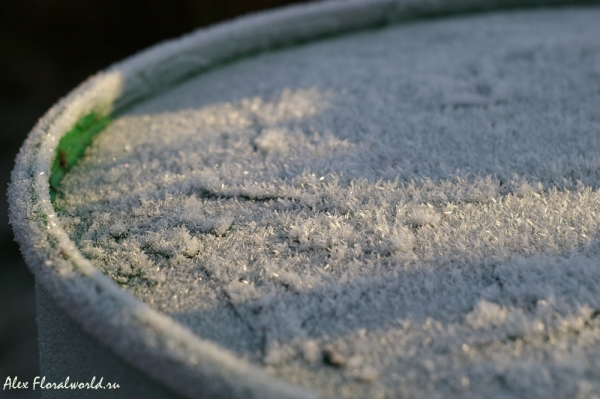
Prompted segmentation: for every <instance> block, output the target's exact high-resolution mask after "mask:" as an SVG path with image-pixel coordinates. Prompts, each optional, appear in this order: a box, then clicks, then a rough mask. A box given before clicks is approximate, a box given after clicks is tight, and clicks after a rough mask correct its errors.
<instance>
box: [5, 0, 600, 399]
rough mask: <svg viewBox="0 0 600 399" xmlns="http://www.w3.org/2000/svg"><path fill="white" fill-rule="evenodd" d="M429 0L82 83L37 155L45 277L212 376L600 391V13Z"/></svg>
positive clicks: (156, 364) (321, 20)
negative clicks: (489, 9) (492, 7)
mask: <svg viewBox="0 0 600 399" xmlns="http://www.w3.org/2000/svg"><path fill="white" fill-rule="evenodd" d="M413 3H414V4H413ZM413 3H411V4H408V5H407V4H405V3H404V2H345V3H344V2H326V3H322V4H316V5H311V6H302V7H294V8H289V9H284V10H282V11H279V12H276V13H267V14H264V15H259V16H257V17H251V18H247V19H242V20H240V21H236V22H233V23H230V24H225V25H223V26H219V27H216V28H212V29H209V30H205V31H200V32H198V33H196V34H195V35H192V36H189V37H186V38H183V39H180V40H178V41H175V42H172V43H168V44H165V45H162V46H159V47H157V48H155V49H153V50H150V51H149V52H146V53H142V54H140V55H138V56H136V57H134V58H132V59H129V60H126V61H125V62H123V63H121V64H118V65H116V66H114V67H112V68H111V69H109V70H108V71H107V72H105V73H103V74H101V75H99V76H98V77H96V78H94V79H93V80H91V81H90V82H88V83H86V84H84V85H83V86H81V87H80V88H79V89H78V90H76V91H75V92H74V93H73V94H72V95H71V96H70V97H68V98H67V99H66V100H64V101H63V102H62V103H60V104H59V105H58V106H57V107H56V108H55V109H54V110H51V111H50V113H49V114H48V115H47V116H46V119H44V120H42V121H41V123H40V125H39V126H38V127H37V128H36V129H37V130H34V132H33V133H32V135H31V136H30V138H29V139H28V140H29V141H28V142H27V144H26V146H25V147H24V148H25V149H24V150H23V151H22V154H21V155H20V159H19V161H18V165H17V169H16V170H15V172H14V174H13V184H12V188H11V193H12V194H11V195H12V197H11V198H12V200H11V201H12V205H11V206H12V208H11V209H12V212H13V214H12V223H13V225H14V226H15V229H16V230H17V231H18V233H17V234H18V235H19V239H20V241H21V244H22V247H24V249H25V251H27V253H26V256H27V257H28V263H29V264H30V266H31V267H32V269H33V270H34V272H35V273H36V277H38V279H39V280H40V281H41V282H42V283H43V284H44V286H45V287H46V288H47V289H48V290H49V291H50V293H51V294H53V296H55V297H56V299H57V301H58V303H59V304H60V305H62V306H64V307H69V308H70V309H67V310H68V311H69V312H70V314H71V315H72V316H73V317H74V318H75V319H76V320H78V321H80V322H81V323H82V324H83V326H84V328H86V329H88V330H89V331H90V332H92V334H96V335H97V336H98V339H99V340H101V341H116V343H115V342H108V345H109V346H111V347H113V349H115V350H117V351H118V352H119V353H121V354H123V356H124V357H126V358H127V359H128V360H130V361H132V362H133V363H134V364H137V365H138V367H140V368H142V369H144V370H146V371H148V372H149V373H150V374H151V375H153V377H154V378H155V379H157V380H159V381H164V382H165V383H166V384H167V385H170V386H171V387H172V388H173V389H176V390H177V391H179V392H180V393H182V394H185V395H189V396H194V395H197V394H207V393H208V394H213V395H223V394H226V395H230V396H229V397H311V396H312V395H318V396H319V397H347V398H364V397H370V398H388V397H400V396H402V397H404V396H406V397H438V396H439V397H446V398H450V397H490V398H492V397H498V398H500V397H510V396H514V395H517V396H522V397H550V396H552V397H574V396H576V395H578V394H583V393H584V391H585V390H586V389H587V390H588V391H590V392H597V391H598V390H600V386H598V385H597V381H598V377H600V376H599V375H598V369H597V367H595V366H594V365H595V360H594V359H598V358H599V357H600V353H599V349H598V348H599V346H598V339H599V337H600V336H599V335H598V328H600V319H598V318H597V315H598V312H599V311H600V292H599V290H600V267H599V266H600V265H599V264H598V253H599V251H600V244H599V243H600V241H599V238H598V237H599V236H598V233H599V231H600V216H599V215H600V192H599V191H598V188H599V186H600V44H599V42H598V37H600V24H598V23H597V21H598V20H600V9H599V8H598V7H591V6H588V7H572V8H541V9H538V8H536V9H519V10H497V11H495V12H493V13H468V14H465V15H456V16H445V17H444V18H416V17H415V16H422V15H425V16H429V15H433V16H436V15H443V14H446V13H449V12H454V11H467V10H470V9H471V8H485V7H484V5H483V4H479V3H478V2H474V4H471V5H470V7H467V6H465V5H463V7H462V8H461V7H460V6H458V5H455V6H453V7H454V8H455V9H456V10H454V9H453V8H452V7H451V6H450V5H449V4H448V5H447V4H445V3H447V2H439V3H435V4H429V3H428V4H429V5H425V3H419V2H413ZM507 3H508V2H507ZM409 17H410V18H409ZM392 22H394V23H392ZM311 27H312V28H313V29H314V30H313V31H311V32H309V30H310V28H311ZM367 28H368V29H367ZM317 38H318V39H320V40H309V39H317ZM267 49H268V50H269V51H263V50H267ZM242 56H243V57H242ZM200 72H202V73H200ZM26 214H27V215H28V216H25V215H26ZM90 314H91V315H92V316H90ZM83 315H85V317H84V316H83ZM86 318H87V319H86ZM84 319H86V320H88V321H85V320H84ZM89 320H92V321H89ZM115 337H119V339H115ZM157 342H158V344H157ZM132 343H133V344H132ZM164 359H168V362H167V361H165V360H164ZM161 362H163V363H161ZM167 363H168V364H172V363H174V364H175V366H173V368H172V369H169V368H168V367H166V366H165V364H167ZM146 364H149V365H150V366H148V365H146ZM149 369H152V370H149ZM178 375H179V376H183V377H182V380H181V381H183V383H182V382H181V381H179V382H177V383H175V381H177V380H176V377H177V376H178ZM211 384H212V385H211ZM207 386H209V388H207ZM588 391H585V392H588ZM252 395H254V396H252Z"/></svg>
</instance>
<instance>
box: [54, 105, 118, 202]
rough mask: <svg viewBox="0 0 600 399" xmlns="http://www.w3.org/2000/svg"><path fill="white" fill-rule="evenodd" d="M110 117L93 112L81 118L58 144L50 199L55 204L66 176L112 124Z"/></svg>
mask: <svg viewBox="0 0 600 399" xmlns="http://www.w3.org/2000/svg"><path fill="white" fill-rule="evenodd" d="M110 119H111V118H110V116H104V117H102V116H100V115H98V114H96V113H94V112H91V113H89V114H87V115H86V116H84V117H83V118H81V119H80V120H79V121H78V122H77V123H76V124H75V126H74V127H73V129H71V130H69V131H68V132H67V133H66V134H65V135H64V136H63V137H62V138H61V139H60V142H59V143H58V148H57V149H56V157H55V158H54V163H53V164H52V170H51V174H50V199H51V201H52V203H54V201H55V199H56V194H57V192H58V186H59V185H60V182H61V180H62V179H63V177H64V176H65V174H66V173H67V172H68V171H69V170H70V169H71V168H72V167H73V166H74V165H75V164H76V163H77V161H79V159H81V158H82V157H83V155H84V153H85V149H86V148H87V146H89V145H90V143H91V142H92V139H93V138H94V137H95V136H96V135H97V134H98V133H100V132H101V131H102V129H104V128H105V127H106V125H108V123H109V122H110Z"/></svg>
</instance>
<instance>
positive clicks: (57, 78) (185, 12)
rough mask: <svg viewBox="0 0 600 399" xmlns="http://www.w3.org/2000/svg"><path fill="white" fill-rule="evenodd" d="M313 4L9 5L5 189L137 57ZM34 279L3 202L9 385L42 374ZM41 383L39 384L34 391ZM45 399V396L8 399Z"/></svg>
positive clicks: (1, 317)
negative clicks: (100, 85)
mask: <svg viewBox="0 0 600 399" xmlns="http://www.w3.org/2000/svg"><path fill="white" fill-rule="evenodd" d="M306 1H307V0H197V1H192V0H146V1H140V0H135V1H127V0H83V1H78V0H37V1H36V0H0V138H1V144H0V185H1V186H2V190H3V192H4V193H6V188H7V186H8V183H9V181H10V171H11V170H12V168H13V164H14V160H15V156H16V154H17V152H18V150H19V147H20V146H21V143H22V142H23V141H24V140H25V137H26V135H27V133H28V132H29V131H30V130H31V128H32V127H33V125H34V124H35V123H36V121H37V119H38V118H39V117H41V116H42V115H43V114H44V113H45V111H46V110H47V109H49V108H50V107H51V106H52V104H54V103H55V102H56V101H57V100H58V99H59V98H61V97H63V96H64V95H66V94H67V93H68V92H69V91H70V90H71V89H73V88H74V87H75V86H77V85H78V84H79V83H81V82H82V81H83V80H85V79H86V78H87V77H89V76H90V75H93V74H94V73H96V72H98V71H100V70H102V69H104V68H106V67H107V66H109V65H110V64H112V63H113V62H116V61H119V60H121V59H123V58H125V57H127V56H129V55H132V54H133V53H135V52H137V51H139V50H141V49H144V48H146V47H148V46H151V45H153V44H155V43H157V42H160V41H162V40H165V39H169V38H173V37H177V36H180V35H182V34H184V33H187V32H189V31H192V30H194V29H196V28H199V27H203V26H207V25H210V24H214V23H216V22H219V21H222V20H227V19H231V18H233V17H236V16H239V15H243V14H246V13H248V12H252V11H257V10H263V9H267V8H273V7H279V6H283V5H286V4H290V3H299V2H306ZM35 314H36V311H35V294H34V280H33V276H32V274H31V273H30V272H29V270H28V269H27V267H26V266H25V264H24V263H23V260H22V257H21V254H20V253H19V248H18V245H17V244H16V243H15V242H14V240H13V235H12V229H11V228H10V226H9V224H8V204H7V200H6V195H5V194H4V195H3V196H2V198H0V385H3V384H4V382H5V381H6V377H7V376H11V377H14V376H17V377H18V378H19V380H21V381H32V380H33V378H34V377H35V376H37V375H39V367H38V353H37V350H38V347H37V330H36V324H35ZM30 384H31V383H30ZM0 397H3V398H4V397H6V398H8V397H12V398H17V397H19V398H36V397H39V391H37V392H34V391H32V390H31V389H28V390H21V391H2V390H0Z"/></svg>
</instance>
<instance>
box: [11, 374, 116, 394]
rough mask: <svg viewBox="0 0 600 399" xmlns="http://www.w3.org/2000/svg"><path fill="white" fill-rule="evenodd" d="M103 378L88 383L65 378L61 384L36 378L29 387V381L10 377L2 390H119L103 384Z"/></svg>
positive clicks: (113, 386)
mask: <svg viewBox="0 0 600 399" xmlns="http://www.w3.org/2000/svg"><path fill="white" fill-rule="evenodd" d="M103 379H104V377H101V378H100V380H98V381H96V377H95V376H94V377H92V379H91V381H89V382H78V381H73V382H71V381H70V378H69V377H67V378H66V379H65V380H64V381H62V382H59V383H57V382H46V377H40V376H37V377H35V378H34V379H33V384H31V385H29V381H19V379H18V377H16V376H15V377H14V378H11V377H10V376H8V377H6V380H5V381H4V386H3V388H2V390H3V391H4V390H10V389H29V388H31V389H33V390H34V391H35V390H36V388H39V389H118V388H120V386H119V384H115V383H110V382H108V383H106V384H103V383H102V380H103Z"/></svg>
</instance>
